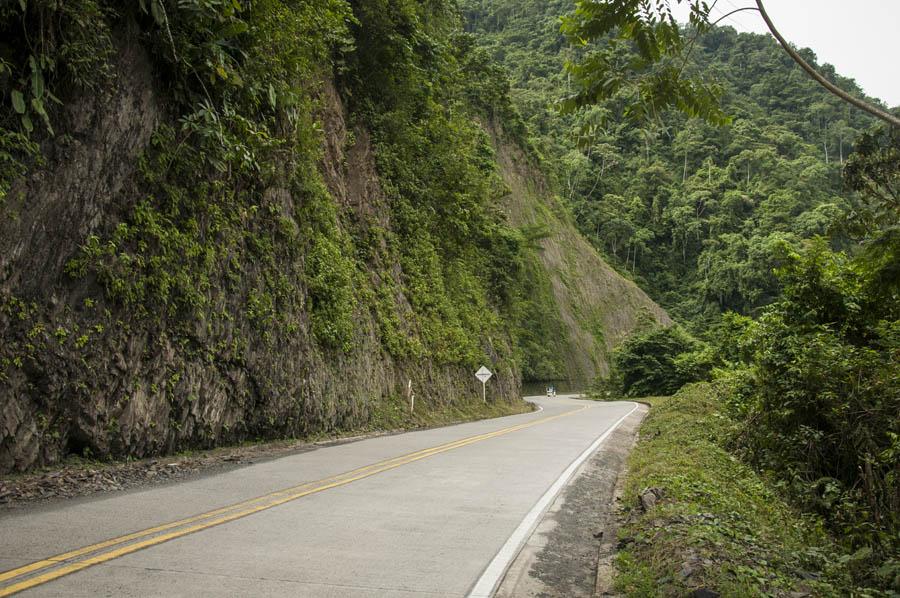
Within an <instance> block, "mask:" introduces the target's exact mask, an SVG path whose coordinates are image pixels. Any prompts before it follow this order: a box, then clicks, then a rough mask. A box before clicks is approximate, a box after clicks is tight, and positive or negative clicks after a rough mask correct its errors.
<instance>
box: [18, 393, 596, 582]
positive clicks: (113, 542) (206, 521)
mask: <svg viewBox="0 0 900 598" xmlns="http://www.w3.org/2000/svg"><path fill="white" fill-rule="evenodd" d="M588 408H589V406H587V405H585V406H582V407H581V408H580V409H573V410H571V411H566V412H565V413H560V414H558V415H553V416H549V417H543V418H540V419H536V420H532V421H529V422H526V423H524V424H517V425H515V426H509V427H507V428H501V429H500V430H495V431H493V432H486V433H484V434H478V435H476V436H470V437H468V438H463V439H461V440H455V441H453V442H448V443H446V444H442V445H438V446H435V447H431V448H427V449H422V450H419V451H416V452H413V453H409V454H407V455H401V456H399V457H393V458H391V459H386V460H384V461H379V462H378V463H373V464H371V465H366V466H364V467H360V468H358V469H354V470H351V471H348V472H345V473H342V474H338V475H336V476H332V477H329V478H325V479H322V480H318V481H315V482H307V483H305V484H300V485H298V486H293V487H291V488H286V489H284V490H279V491H276V492H272V493H270V494H266V495H263V496H259V497H257V498H253V499H250V500H246V501H243V502H239V503H235V504H233V505H229V506H226V507H222V508H220V509H216V510H213V511H208V512H206V513H201V514H199V515H194V516H192V517H187V518H185V519H179V520H178V521H173V522H170V523H166V524H163V525H159V526H156V527H151V528H148V529H145V530H141V531H137V532H134V533H131V534H127V535H124V536H120V537H117V538H112V539H110V540H105V541H103V542H99V543H97V544H91V545H89V546H84V547H82V548H78V549H76V550H72V551H69V552H64V553H62V554H58V555H56V556H52V557H48V558H46V559H42V560H40V561H37V562H34V563H31V564H29V565H25V566H22V567H19V568H17V569H11V570H9V571H5V572H3V573H0V582H4V581H8V580H11V579H14V578H16V577H21V576H23V575H27V574H29V573H34V572H37V571H40V570H42V569H50V568H52V567H55V566H57V565H61V564H63V563H65V562H66V561H68V560H71V559H75V558H78V557H81V556H84V555H87V554H90V553H92V552H97V551H100V550H103V549H105V548H113V547H116V546H119V545H121V544H126V543H128V542H131V541H132V540H140V541H139V542H134V543H131V544H126V545H125V546H121V547H119V548H115V549H114V550H109V551H107V552H103V553H101V554H98V555H95V556H91V557H88V558H86V559H83V560H79V561H76V562H73V563H69V564H66V565H64V566H61V567H57V568H55V569H52V570H50V571H47V572H46V573H43V574H41V575H37V576H35V577H30V578H28V579H25V580H23V581H20V582H18V583H13V584H11V585H8V586H6V587H3V588H0V598H2V597H4V596H11V595H12V594H15V593H17V592H21V591H23V590H27V589H29V588H33V587H35V586H39V585H42V584H45V583H47V582H49V581H53V580H54V579H59V578H60V577H63V576H65V575H70V574H72V573H75V572H77V571H81V570H82V569H86V568H88V567H92V566H94V565H99V564H100V563H105V562H107V561H110V560H113V559H116V558H119V557H121V556H125V555H126V554H131V553H132V552H137V551H138V550H142V549H144V548H147V547H150V546H155V545H157V544H162V543H163V542H168V541H169V540H174V539H175V538H180V537H182V536H186V535H188V534H192V533H195V532H198V531H201V530H204V529H208V528H211V527H214V526H217V525H221V524H223V523H228V522H229V521H234V520H235V519H241V518H243V517H247V516H248V515H252V514H254V513H259V512H260V511H265V510H268V509H271V508H273V507H277V506H278V505H282V504H284V503H286V502H290V501H293V500H297V499H298V498H302V497H304V496H308V495H310V494H316V493H318V492H322V491H324V490H329V489H331V488H336V487H338V486H344V485H346V484H350V483H351V482H355V481H357V480H361V479H363V478H367V477H370V476H373V475H376V474H379V473H382V472H385V471H388V470H391V469H396V468H398V467H401V466H403V465H407V464H409V463H413V462H415V461H419V460H421V459H425V458H427V457H431V456H433V455H437V454H439V453H443V452H446V451H450V450H453V449H457V448H461V447H463V446H467V445H469V444H474V443H476V442H481V441H482V440H487V439H489V438H495V437H497V436H502V435H504V434H509V433H511V432H516V431H518V430H522V429H525V428H530V427H532V426H536V425H538V424H543V423H547V422H550V421H553V420H555V419H559V418H561V417H566V416H569V415H573V414H575V413H578V412H579V411H583V410H585V409H588ZM254 503H262V504H254ZM251 505H253V506H251ZM197 522H200V523H197ZM194 523H195V524H196V525H190V524H194ZM183 526H188V527H183ZM175 528H181V529H175ZM167 530H173V531H169V532H168V533H164V534H160V533H159V532H165V531H167ZM154 534H159V535H154Z"/></svg>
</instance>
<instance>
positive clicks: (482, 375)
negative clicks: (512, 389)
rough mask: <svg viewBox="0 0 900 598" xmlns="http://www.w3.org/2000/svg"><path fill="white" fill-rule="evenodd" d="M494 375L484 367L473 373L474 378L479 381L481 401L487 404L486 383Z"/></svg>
mask: <svg viewBox="0 0 900 598" xmlns="http://www.w3.org/2000/svg"><path fill="white" fill-rule="evenodd" d="M493 375H494V374H492V373H491V370H489V369H487V368H486V367H484V366H481V369H479V370H478V371H477V372H475V377H476V378H478V379H479V380H481V400H482V401H484V402H485V403H487V388H486V386H485V385H486V384H487V381H488V380H490V379H491V376H493Z"/></svg>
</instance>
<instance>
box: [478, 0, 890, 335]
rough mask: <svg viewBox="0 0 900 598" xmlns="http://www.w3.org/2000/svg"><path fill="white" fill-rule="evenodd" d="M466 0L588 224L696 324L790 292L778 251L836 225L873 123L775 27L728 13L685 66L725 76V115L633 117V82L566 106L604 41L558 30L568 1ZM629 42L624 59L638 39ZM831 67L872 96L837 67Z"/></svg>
mask: <svg viewBox="0 0 900 598" xmlns="http://www.w3.org/2000/svg"><path fill="white" fill-rule="evenodd" d="M462 4H463V8H464V13H465V15H466V19H467V25H466V27H467V30H469V31H470V32H472V33H473V35H474V36H475V37H476V38H477V39H478V40H479V44H480V45H481V46H482V47H483V48H484V50H485V51H486V52H487V53H488V54H489V55H490V56H492V57H493V58H495V59H496V60H498V61H499V62H500V63H501V64H503V65H504V66H505V67H506V68H507V70H508V72H509V73H510V78H511V92H510V94H511V97H512V98H513V100H514V104H515V105H516V106H517V108H518V109H519V110H520V111H521V113H522V115H523V118H524V120H525V122H526V123H527V125H528V130H529V135H530V142H531V143H532V144H533V145H535V146H536V147H537V148H538V149H539V151H540V152H541V155H542V157H543V159H544V162H545V164H546V165H547V168H548V171H549V172H550V173H551V174H552V179H553V182H554V184H555V186H556V187H557V188H558V189H559V190H560V193H561V194H562V195H563V196H564V197H565V199H566V200H567V204H568V205H569V207H570V209H571V210H572V211H573V213H574V214H575V217H576V222H577V224H578V228H579V230H581V231H582V233H583V234H584V235H585V236H586V237H587V238H589V240H590V241H591V242H592V244H593V245H594V246H595V247H597V248H598V249H599V250H600V251H601V252H602V253H603V255H604V256H605V257H606V258H607V259H608V260H609V261H610V263H612V264H613V265H614V266H615V267H616V268H617V269H618V270H619V271H620V272H623V273H626V274H627V275H628V276H630V277H632V278H633V279H634V280H635V281H637V282H638V283H639V284H640V285H641V287H642V288H644V289H645V290H647V291H648V293H649V294H650V295H651V296H652V297H653V298H654V299H656V300H657V301H659V302H660V303H661V304H662V305H663V306H664V307H666V309H668V310H669V311H670V313H672V314H673V315H675V316H676V317H677V318H678V319H679V321H681V322H683V323H686V324H690V325H692V328H693V329H694V330H695V332H698V333H700V332H702V331H703V330H705V329H706V328H708V327H709V325H710V324H712V323H714V322H715V321H716V320H717V318H718V315H719V314H720V313H722V312H723V311H728V310H733V311H737V312H740V313H744V314H753V313H756V312H757V311H758V310H759V308H760V307H761V306H764V305H766V304H767V303H769V302H770V301H771V300H772V298H773V297H775V296H777V294H778V290H779V289H778V282H777V280H776V278H775V277H774V276H773V274H772V265H773V264H777V263H779V260H780V259H781V255H780V252H781V250H780V247H781V246H782V245H783V243H784V242H789V243H793V242H795V241H799V240H802V239H808V238H811V237H813V236H816V235H823V234H826V233H827V232H829V229H830V228H831V227H833V226H835V225H836V224H839V223H840V220H841V218H842V216H843V215H846V214H847V213H850V212H852V211H853V210H854V202H855V197H854V195H853V194H852V193H851V192H850V191H848V185H846V184H845V182H844V180H843V177H842V173H843V167H844V163H845V161H846V159H847V156H848V155H850V153H851V152H852V151H853V149H854V148H853V142H854V140H855V138H856V137H857V135H858V134H859V133H860V132H861V131H864V130H866V129H867V128H868V127H870V126H871V125H873V124H874V123H873V122H872V121H871V120H870V119H869V118H868V117H867V116H866V115H865V114H864V113H861V112H859V111H856V110H852V109H851V108H850V107H848V106H847V105H845V104H843V103H842V102H841V101H840V100H838V99H837V98H835V97H833V96H831V95H830V94H829V93H827V92H826V91H825V90H823V89H822V88H821V87H820V86H818V85H817V84H816V83H815V82H813V81H812V80H810V79H809V77H808V76H806V74H805V73H803V72H802V71H801V70H800V69H799V68H797V66H796V64H794V63H793V61H791V59H790V58H789V57H788V56H787V55H785V53H784V52H783V51H782V49H781V48H779V47H778V45H777V43H776V42H775V41H774V40H772V39H771V38H769V37H766V36H761V35H755V34H739V33H736V32H735V31H734V30H733V29H731V28H728V27H716V28H714V29H713V30H712V31H711V32H709V33H708V34H706V35H704V36H702V37H701V38H699V39H698V41H697V43H696V45H695V46H693V53H692V54H691V58H690V60H689V62H688V65H687V68H688V69H689V70H690V69H694V70H698V71H703V72H704V73H705V74H706V75H708V76H711V77H714V78H715V79H716V80H717V81H718V82H719V83H720V84H721V86H722V89H723V106H724V109H725V112H726V113H727V114H729V115H730V116H731V117H732V122H731V123H730V124H728V125H727V126H724V127H713V126H710V125H708V124H705V123H703V122H700V121H697V120H688V119H686V118H685V117H684V116H683V115H681V114H677V113H667V114H664V115H662V116H661V118H660V119H659V120H658V121H657V122H650V123H646V125H645V126H637V125H636V124H633V123H630V122H628V121H627V120H626V119H624V118H623V116H622V115H623V110H624V107H625V106H626V105H627V104H628V102H630V101H633V98H632V97H630V96H629V93H630V92H629V91H628V90H626V91H623V92H622V93H621V94H620V96H619V97H616V98H614V99H613V100H610V101H608V102H605V103H604V104H602V105H598V106H595V107H592V108H590V109H586V110H583V111H581V112H579V113H577V114H560V112H559V110H558V102H559V101H560V100H561V99H562V98H563V97H564V96H566V95H567V94H569V93H571V92H572V91H573V87H572V82H571V81H570V80H569V79H568V77H567V75H566V73H565V71H564V65H565V63H566V62H567V61H575V60H577V59H578V58H579V57H583V56H585V55H588V54H589V53H590V52H592V51H593V50H594V49H595V48H591V47H589V48H575V47H574V46H572V45H570V44H569V43H568V42H567V41H566V40H565V39H564V38H563V36H562V35H561V33H560V31H559V18H560V17H561V16H563V15H565V14H566V13H568V12H570V11H571V10H572V4H571V2H568V1H566V0H550V1H547V2H538V1H536V0H465V1H464V2H463V3H462ZM598 46H599V48H602V46H603V45H602V44H599V45H598ZM620 51H621V52H622V53H623V55H622V56H621V57H620V60H621V61H622V63H623V64H625V63H627V58H628V57H627V52H628V50H627V48H621V49H620ZM802 53H803V54H804V55H805V57H806V58H807V59H808V60H809V61H811V62H812V63H813V64H815V55H814V54H813V53H812V52H811V51H810V50H808V49H806V50H802ZM821 71H822V72H823V73H825V75H826V76H827V77H829V78H831V79H832V80H834V81H835V82H836V83H837V84H838V85H839V86H840V87H842V88H844V89H847V90H848V91H850V92H851V93H854V94H857V95H863V94H862V92H861V90H860V89H859V88H858V87H857V86H856V85H855V83H854V82H853V81H852V80H850V79H847V78H845V77H842V76H840V75H839V74H837V73H836V72H835V71H834V68H833V67H831V66H830V65H827V64H826V65H821ZM873 101H876V102H877V100H873ZM843 240H844V241H846V242H850V241H852V240H848V239H846V238H844V239H843Z"/></svg>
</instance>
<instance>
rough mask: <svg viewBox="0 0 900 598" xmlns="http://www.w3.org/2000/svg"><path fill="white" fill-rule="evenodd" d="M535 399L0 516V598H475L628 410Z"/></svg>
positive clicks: (620, 406)
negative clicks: (509, 410)
mask: <svg viewBox="0 0 900 598" xmlns="http://www.w3.org/2000/svg"><path fill="white" fill-rule="evenodd" d="M535 402H536V403H537V404H538V405H539V406H541V407H542V410H541V411H538V412H534V413H529V414H524V415H515V416H510V417H503V418H497V419H492V420H484V421H478V422H472V423H467V424H461V425H457V426H448V427H444V428H436V429H433V430H424V431H419V432H410V433H406V434H398V435H394V436H383V437H379V438H372V439H368V440H362V441H359V442H353V443H348V444H343V445H337V446H331V447H327V448H322V449H319V450H316V451H310V452H303V453H296V454H293V455H289V456H285V457H282V458H278V459H274V460H271V461H265V462H261V463H257V464H254V465H250V466H247V467H243V468H240V469H235V470H232V471H229V472H225V473H221V474H218V475H212V476H207V477H202V478H198V479H195V480H191V481H187V482H180V483H174V484H170V485H166V486H158V487H152V488H148V489H143V490H139V491H134V492H129V493H123V494H116V495H112V496H107V497H103V498H92V499H82V500H73V501H68V502H59V503H55V504H53V505H51V506H49V507H44V508H34V509H28V510H25V511H23V512H18V513H17V512H12V513H7V514H4V515H0V597H2V596H6V595H11V594H13V593H15V594H17V595H22V596H67V597H74V596H191V597H193V596H315V597H317V598H318V597H330V596H341V597H344V596H351V597H357V596H359V597H363V596H366V597H371V596H379V597H381V596H416V595H419V596H467V595H470V593H471V594H472V595H473V596H483V595H488V594H489V593H490V592H489V590H490V589H491V587H492V585H493V583H494V581H495V578H496V577H497V575H499V574H501V573H502V569H503V566H504V565H505V561H506V560H507V558H511V557H513V556H515V551H516V550H517V548H518V543H519V538H520V537H521V536H522V535H523V534H525V536H526V537H527V533H528V532H529V530H530V527H531V525H532V524H533V523H534V521H533V520H534V519H535V518H536V517H537V516H539V515H540V511H541V509H542V507H543V506H544V505H545V503H547V502H548V501H549V500H550V499H552V498H553V495H555V492H556V491H557V490H558V489H559V487H560V486H561V484H562V483H563V482H564V481H565V479H566V478H567V476H568V475H570V474H571V473H572V471H573V470H574V468H575V465H576V464H577V461H578V460H579V459H580V458H583V457H585V456H587V455H588V454H589V453H590V452H591V450H592V449H593V448H596V446H597V444H598V442H599V441H601V439H602V437H603V436H604V434H605V433H607V432H608V431H610V430H611V429H612V428H613V427H614V426H615V425H616V424H617V423H618V422H619V421H621V420H622V419H623V418H624V416H626V415H627V414H628V413H630V412H631V411H632V409H633V408H634V406H635V405H634V404H633V403H624V402H623V403H593V402H589V401H580V400H577V399H575V398H573V397H570V396H560V397H557V398H554V399H544V398H539V399H535Z"/></svg>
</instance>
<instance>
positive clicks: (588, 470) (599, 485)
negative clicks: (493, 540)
mask: <svg viewBox="0 0 900 598" xmlns="http://www.w3.org/2000/svg"><path fill="white" fill-rule="evenodd" d="M646 413H647V407H646V406H644V405H641V406H640V407H639V408H638V409H637V410H636V411H635V412H634V413H632V414H631V415H630V416H628V418H626V419H625V421H623V422H622V424H621V425H620V426H619V427H618V428H617V429H616V431H615V432H613V433H612V434H611V435H610V437H609V438H608V439H607V440H606V442H605V443H603V445H602V446H601V447H600V449H599V450H598V451H597V452H596V453H595V454H594V455H593V456H592V457H591V458H590V459H588V460H587V461H586V462H585V463H584V465H582V466H581V468H580V469H579V471H578V473H577V474H576V477H575V478H574V479H573V481H572V482H570V483H569V485H568V486H567V487H566V488H565V490H563V492H562V493H561V494H560V495H559V496H558V497H557V499H556V500H555V501H554V503H553V505H552V506H551V507H550V510H549V511H547V513H546V514H545V515H544V518H543V519H542V521H541V523H540V524H539V525H538V527H537V529H536V530H535V531H534V533H533V534H532V535H531V538H529V540H528V542H527V543H526V545H525V547H524V548H523V549H522V551H521V552H520V553H519V555H518V557H516V560H515V561H514V562H513V564H512V566H511V567H510V569H509V571H508V572H507V574H506V577H505V578H504V580H503V582H502V583H501V585H500V588H499V589H498V590H497V594H496V595H497V596H498V597H501V598H520V597H525V596H540V597H557V596H558V597H566V598H569V597H571V598H577V597H591V596H602V595H609V594H608V591H609V589H610V588H611V587H612V583H611V582H612V572H613V570H612V557H613V556H614V554H615V547H616V540H615V538H616V532H617V530H618V520H619V516H618V511H619V509H618V500H617V499H618V494H619V490H620V488H619V487H620V485H621V484H620V480H621V479H622V478H623V477H624V472H625V462H626V459H627V457H628V453H629V452H630V451H631V448H632V447H633V446H634V443H635V440H636V436H637V430H638V427H639V426H640V423H641V421H642V420H643V418H644V415H645V414H646Z"/></svg>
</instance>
